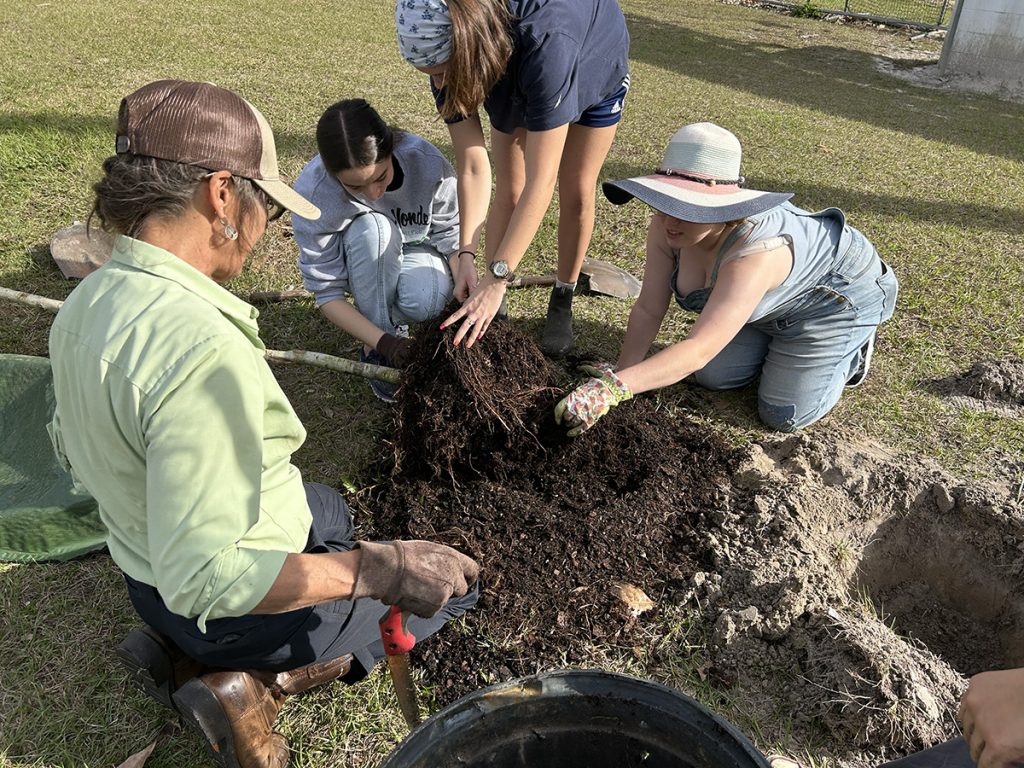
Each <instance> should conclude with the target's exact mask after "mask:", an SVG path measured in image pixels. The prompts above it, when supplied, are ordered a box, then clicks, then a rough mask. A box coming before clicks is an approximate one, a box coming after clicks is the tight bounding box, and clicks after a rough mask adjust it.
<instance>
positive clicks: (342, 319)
mask: <svg viewBox="0 0 1024 768" xmlns="http://www.w3.org/2000/svg"><path fill="white" fill-rule="evenodd" d="M320 311H321V312H323V313H324V317H326V318H327V319H328V320H330V321H331V322H332V323H334V324H335V325H336V326H338V327H339V328H341V330H343V331H345V332H346V333H348V334H350V335H352V336H355V337H356V338H357V339H359V340H360V341H361V342H363V344H365V345H366V346H368V347H374V348H376V347H377V343H378V342H379V341H380V339H381V336H383V335H384V331H383V330H382V329H380V328H378V327H377V326H376V325H374V324H373V323H371V322H370V321H369V320H367V319H366V318H365V317H364V316H363V313H362V312H360V311H359V310H358V309H356V307H355V306H353V305H352V304H350V303H349V302H348V301H346V300H345V299H334V300H333V301H328V302H327V303H326V304H323V305H321V306H320Z"/></svg>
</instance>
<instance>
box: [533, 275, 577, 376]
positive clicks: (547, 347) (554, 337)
mask: <svg viewBox="0 0 1024 768" xmlns="http://www.w3.org/2000/svg"><path fill="white" fill-rule="evenodd" d="M572 292H573V289H572V288H560V287H558V286H557V285H556V286H555V287H554V288H552V289H551V298H550V299H549V300H548V317H547V321H546V322H545V323H544V334H543V335H542V336H541V340H540V349H541V351H542V352H543V353H544V354H545V355H547V356H548V357H553V358H558V357H565V354H566V353H567V352H568V351H569V350H570V349H571V348H572Z"/></svg>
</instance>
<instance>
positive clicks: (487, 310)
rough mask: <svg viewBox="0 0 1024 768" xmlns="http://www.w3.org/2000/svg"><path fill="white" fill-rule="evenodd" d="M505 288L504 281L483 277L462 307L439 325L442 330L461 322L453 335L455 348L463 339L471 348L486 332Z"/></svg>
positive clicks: (499, 305)
mask: <svg viewBox="0 0 1024 768" xmlns="http://www.w3.org/2000/svg"><path fill="white" fill-rule="evenodd" d="M506 286H507V283H506V282H505V281H504V280H498V279H496V278H492V277H485V278H484V279H483V280H481V281H480V282H479V283H477V286H476V287H475V288H474V289H473V290H472V291H471V292H470V294H469V298H468V299H466V301H465V302H464V303H463V304H462V306H461V307H459V308H458V309H457V310H455V311H454V312H453V313H452V314H451V315H450V316H449V317H448V318H447V319H446V320H445V321H444V322H443V323H441V328H442V329H443V328H447V327H448V326H450V325H454V324H455V323H457V322H459V320H462V325H460V326H459V330H458V331H457V332H456V333H455V339H454V344H455V346H458V345H459V343H460V342H461V341H462V340H463V339H465V340H466V346H467V347H472V346H473V344H474V343H476V340H477V339H478V338H480V337H481V336H482V335H483V334H484V333H485V332H486V331H487V329H488V328H489V327H490V325H491V321H492V320H494V316H495V315H496V314H497V313H498V309H499V308H500V307H501V300H502V298H503V297H504V296H505V288H506Z"/></svg>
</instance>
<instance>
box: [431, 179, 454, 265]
mask: <svg viewBox="0 0 1024 768" xmlns="http://www.w3.org/2000/svg"><path fill="white" fill-rule="evenodd" d="M447 171H448V175H446V176H444V177H443V178H442V179H441V181H440V182H439V183H438V185H437V191H436V192H435V193H434V199H433V202H432V210H431V214H430V233H429V234H428V235H427V242H428V243H430V245H431V246H432V247H433V248H434V250H436V251H437V252H438V253H439V254H441V256H443V257H445V258H447V257H448V256H450V255H451V254H453V253H455V251H456V250H457V249H458V247H459V196H458V184H457V182H456V180H455V174H454V172H453V171H452V170H451V166H448V168H447Z"/></svg>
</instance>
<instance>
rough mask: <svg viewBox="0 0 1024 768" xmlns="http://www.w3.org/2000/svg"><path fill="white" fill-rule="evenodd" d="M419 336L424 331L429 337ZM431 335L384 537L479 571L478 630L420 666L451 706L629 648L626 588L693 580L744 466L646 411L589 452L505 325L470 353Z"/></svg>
mask: <svg viewBox="0 0 1024 768" xmlns="http://www.w3.org/2000/svg"><path fill="white" fill-rule="evenodd" d="M421 333H422V331H421ZM450 339H451V334H441V333H440V332H436V331H435V332H430V331H427V332H426V335H425V336H424V337H422V338H420V339H419V340H418V350H417V357H416V359H415V361H414V362H413V364H412V366H411V368H410V369H409V370H408V371H407V372H406V374H405V379H404V381H405V383H404V385H403V387H402V391H401V393H400V409H399V434H398V439H397V442H396V446H395V447H396V466H395V470H394V473H393V482H390V483H387V484H385V486H386V487H384V488H383V489H382V491H381V492H380V493H379V495H378V496H377V497H376V498H374V499H373V500H372V501H370V502H369V504H370V506H372V508H373V510H374V514H373V524H374V527H375V529H376V530H375V531H372V532H371V534H376V535H379V536H393V537H411V538H428V539H432V540H436V541H441V542H444V543H448V544H451V545H453V546H456V547H459V548H460V549H462V550H463V551H466V552H468V553H470V554H472V555H473V556H475V557H477V558H479V560H480V562H481V563H482V565H483V573H482V587H483V589H482V596H481V599H480V603H479V606H478V608H477V610H475V611H473V612H471V614H470V615H469V617H468V619H467V631H466V632H465V633H461V634H460V633H457V632H455V631H446V632H444V633H442V634H441V636H440V637H438V638H437V639H436V641H432V642H430V643H427V644H425V645H424V646H422V648H421V650H420V651H419V652H420V653H421V654H422V657H423V660H424V662H425V667H426V668H427V669H428V670H430V671H429V673H428V674H429V677H430V679H431V682H432V683H434V684H435V685H436V686H437V692H438V696H439V699H440V701H441V702H442V703H445V702H448V701H451V700H453V699H455V698H457V697H458V696H461V695H462V694H465V693H468V692H470V691H473V690H476V689H477V688H479V687H480V686H481V685H484V684H487V683H489V682H494V681H495V680H496V679H507V678H509V677H511V676H518V675H522V674H529V673H533V672H535V671H537V670H538V669H543V668H546V667H551V666H556V665H557V666H563V665H565V664H566V663H572V662H574V661H582V660H584V659H585V658H587V655H586V651H587V650H588V649H590V653H592V649H593V646H594V645H595V644H599V645H601V644H613V645H622V646H626V647H632V646H633V645H634V644H635V638H634V637H633V633H634V632H636V631H637V630H638V628H639V627H638V619H637V618H636V616H635V615H634V614H635V613H636V611H635V610H631V609H630V607H629V606H628V605H627V604H626V603H624V602H623V601H622V600H620V599H619V598H618V597H616V592H617V589H618V588H619V585H621V584H629V585H634V586H637V587H640V588H641V589H643V590H644V591H645V592H646V593H647V594H649V595H654V596H660V595H663V594H664V593H665V592H666V591H669V592H671V591H672V590H674V589H675V588H677V587H681V586H682V585H683V582H684V581H685V580H686V579H688V577H689V576H690V574H691V573H692V572H694V570H699V567H698V565H697V564H696V563H695V561H694V558H695V557H697V555H695V552H696V546H695V542H696V538H697V536H696V534H695V533H694V532H695V530H699V529H700V528H701V525H702V520H703V518H704V516H705V515H706V514H708V513H710V512H711V511H712V510H715V509H716V508H720V507H721V506H722V505H724V504H726V503H727V502H726V498H725V497H726V495H727V494H728V493H729V489H730V487H731V486H730V482H729V476H730V474H731V472H732V470H733V469H734V467H735V466H736V465H737V464H738V461H739V457H738V455H737V454H736V452H735V451H733V450H732V449H730V448H728V447H726V446H725V445H724V444H723V443H721V442H720V441H719V440H718V439H717V438H715V437H713V436H711V435H709V434H708V433H707V431H706V430H703V429H702V428H700V427H697V426H696V425H694V424H692V423H691V422H689V421H688V420H687V419H685V418H682V417H673V416H670V415H669V414H667V413H665V412H663V411H659V410H658V409H657V407H656V404H655V402H654V401H653V400H651V399H646V398H638V399H636V400H633V401H631V402H629V403H626V404H624V405H622V406H619V407H618V408H616V409H615V410H613V411H612V412H611V413H610V414H609V415H608V416H606V417H605V418H604V419H603V420H602V421H601V423H600V424H599V425H598V426H597V427H596V428H595V429H593V430H591V431H589V432H587V433H585V434H584V435H583V436H581V437H580V438H577V439H569V438H567V437H565V433H564V432H565V431H564V429H563V428H562V427H559V426H558V425H556V424H555V423H554V420H553V417H552V410H553V406H554V404H555V403H556V402H557V399H558V397H560V396H561V392H562V390H561V389H556V388H555V384H556V382H558V380H559V377H560V376H561V374H560V373H559V372H557V371H556V370H554V369H553V368H552V367H551V366H550V365H549V364H548V363H547V362H546V361H545V360H544V358H543V356H542V355H541V353H540V351H539V350H538V349H537V347H536V346H535V345H534V344H533V342H532V341H531V340H530V339H528V338H526V337H524V336H522V335H521V334H520V333H519V332H518V331H516V330H515V329H514V328H512V327H511V326H510V325H508V324H496V325H495V326H492V329H490V330H489V331H488V333H487V338H486V339H485V340H484V342H483V343H480V344H477V345H475V346H474V347H473V348H472V349H469V350H467V349H465V348H463V347H458V348H456V347H453V346H452V344H451V341H450Z"/></svg>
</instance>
